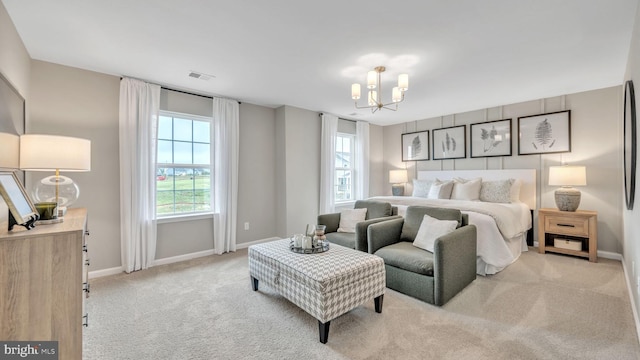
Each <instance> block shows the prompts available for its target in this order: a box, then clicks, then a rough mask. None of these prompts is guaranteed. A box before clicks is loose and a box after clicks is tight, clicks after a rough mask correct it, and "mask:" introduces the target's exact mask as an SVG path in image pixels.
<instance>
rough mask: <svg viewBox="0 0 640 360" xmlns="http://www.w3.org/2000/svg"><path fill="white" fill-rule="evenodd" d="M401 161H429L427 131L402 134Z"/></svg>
mask: <svg viewBox="0 0 640 360" xmlns="http://www.w3.org/2000/svg"><path fill="white" fill-rule="evenodd" d="M401 142H402V161H421V160H429V130H424V131H416V132H411V133H406V134H402V137H401Z"/></svg>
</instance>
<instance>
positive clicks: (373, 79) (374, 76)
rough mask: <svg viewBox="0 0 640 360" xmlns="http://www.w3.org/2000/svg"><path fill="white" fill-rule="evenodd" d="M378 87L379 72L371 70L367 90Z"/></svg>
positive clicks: (368, 75)
mask: <svg viewBox="0 0 640 360" xmlns="http://www.w3.org/2000/svg"><path fill="white" fill-rule="evenodd" d="M377 85H378V72H377V71H375V70H371V71H369V72H368V73H367V88H368V89H375V88H376V86H377Z"/></svg>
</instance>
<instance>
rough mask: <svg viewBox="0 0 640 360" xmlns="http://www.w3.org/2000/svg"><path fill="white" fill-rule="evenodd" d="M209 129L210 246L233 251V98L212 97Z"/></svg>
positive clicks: (236, 111) (236, 112) (236, 126)
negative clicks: (210, 181)
mask: <svg viewBox="0 0 640 360" xmlns="http://www.w3.org/2000/svg"><path fill="white" fill-rule="evenodd" d="M212 132H213V134H212V135H213V136H212V138H213V141H214V145H213V146H212V149H211V151H212V153H211V158H212V159H213V166H214V176H213V179H212V189H214V194H213V208H214V213H215V215H214V217H213V219H214V221H213V249H214V252H215V253H216V254H223V253H225V252H229V251H236V224H237V213H238V155H239V132H240V106H239V104H238V102H237V101H235V100H228V99H220V98H214V99H213V126H212Z"/></svg>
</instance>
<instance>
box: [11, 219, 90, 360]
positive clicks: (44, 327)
mask: <svg viewBox="0 0 640 360" xmlns="http://www.w3.org/2000/svg"><path fill="white" fill-rule="evenodd" d="M0 226H2V228H0V340H3V341H58V354H59V358H60V359H78V360H80V359H82V328H83V326H86V324H87V323H86V322H87V316H86V314H85V312H84V299H85V297H87V296H88V291H89V285H88V282H87V281H88V279H87V266H88V259H87V257H86V255H87V251H86V250H87V247H86V235H88V232H87V211H86V209H69V210H68V212H67V214H66V215H65V217H64V221H63V222H61V223H58V224H51V225H37V226H36V227H35V228H34V229H32V230H28V231H27V230H26V229H24V228H23V227H18V226H15V227H14V228H13V231H11V232H8V231H7V223H6V222H4V223H2V224H0Z"/></svg>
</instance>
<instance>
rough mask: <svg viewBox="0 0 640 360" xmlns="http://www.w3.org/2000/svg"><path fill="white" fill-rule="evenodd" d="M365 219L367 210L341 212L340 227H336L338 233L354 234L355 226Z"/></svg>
mask: <svg viewBox="0 0 640 360" xmlns="http://www.w3.org/2000/svg"><path fill="white" fill-rule="evenodd" d="M366 217H367V208H362V209H348V210H342V211H341V212H340V225H339V226H338V232H345V233H354V232H356V224H357V223H359V222H362V221H364V219H365V218H366Z"/></svg>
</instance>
